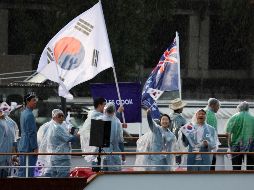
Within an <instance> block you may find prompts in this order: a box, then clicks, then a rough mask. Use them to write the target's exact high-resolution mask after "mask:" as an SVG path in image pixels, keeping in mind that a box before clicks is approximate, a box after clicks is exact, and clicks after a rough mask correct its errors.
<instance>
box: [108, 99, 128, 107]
mask: <svg viewBox="0 0 254 190" xmlns="http://www.w3.org/2000/svg"><path fill="white" fill-rule="evenodd" d="M108 102H112V103H114V104H116V105H118V106H119V105H120V100H116V101H115V100H107V103H108ZM121 102H122V104H123V105H131V104H133V102H132V99H125V100H121Z"/></svg>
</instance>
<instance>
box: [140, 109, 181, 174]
mask: <svg viewBox="0 0 254 190" xmlns="http://www.w3.org/2000/svg"><path fill="white" fill-rule="evenodd" d="M147 121H148V124H149V128H150V131H149V132H147V133H145V134H144V135H143V136H141V137H140V138H139V139H138V141H137V152H172V151H174V150H173V148H174V147H175V143H176V137H175V135H174V134H173V133H172V132H171V131H170V129H169V127H170V124H171V120H170V117H169V116H168V115H167V114H163V115H162V116H161V118H160V125H158V124H156V123H155V122H154V121H153V119H152V116H151V111H150V109H148V110H147ZM174 162H175V157H174V155H171V154H166V155H165V154H159V155H158V154H157V155H137V156H136V161H135V165H146V166H147V167H144V168H143V167H142V168H140V167H136V168H135V169H136V170H145V171H149V170H150V171H158V170H163V171H169V170H172V169H173V168H172V165H174ZM149 165H152V166H149ZM156 165H158V166H156Z"/></svg>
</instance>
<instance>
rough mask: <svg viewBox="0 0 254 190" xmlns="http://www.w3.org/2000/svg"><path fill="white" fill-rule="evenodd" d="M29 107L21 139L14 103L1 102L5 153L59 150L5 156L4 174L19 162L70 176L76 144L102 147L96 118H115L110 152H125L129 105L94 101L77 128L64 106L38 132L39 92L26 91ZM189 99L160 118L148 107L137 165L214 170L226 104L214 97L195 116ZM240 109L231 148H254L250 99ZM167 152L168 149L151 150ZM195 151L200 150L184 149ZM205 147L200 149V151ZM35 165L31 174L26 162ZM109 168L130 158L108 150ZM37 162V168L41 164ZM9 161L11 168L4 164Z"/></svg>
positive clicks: (239, 157)
mask: <svg viewBox="0 0 254 190" xmlns="http://www.w3.org/2000/svg"><path fill="white" fill-rule="evenodd" d="M24 104H25V108H24V109H23V111H22V113H21V116H20V134H21V135H20V139H19V142H18V143H17V141H18V138H19V128H18V126H17V124H16V123H15V122H14V121H13V120H12V119H11V118H10V117H9V116H8V115H9V113H10V111H11V107H10V106H9V105H8V104H6V103H5V102H3V103H1V104H0V152H1V153H13V152H14V153H15V152H20V153H53V154H52V155H39V156H38V155H29V156H28V157H26V156H25V155H20V156H19V157H17V156H10V155H1V156H0V166H1V168H0V177H1V178H3V177H7V176H8V175H10V168H9V167H8V166H11V165H15V164H16V165H17V163H18V164H19V166H20V167H19V171H18V176H20V177H25V176H27V175H28V176H29V177H33V176H45V177H68V176H69V172H70V168H71V157H70V155H60V154H57V153H68V152H70V151H71V143H73V142H77V141H80V144H81V149H82V152H98V151H99V150H98V149H99V147H96V146H91V145H90V142H91V140H90V137H91V136H90V133H91V126H92V122H91V121H92V120H103V121H110V125H111V130H110V138H109V145H108V146H107V147H104V148H103V151H104V152H108V153H111V152H124V137H123V126H124V125H125V124H121V122H120V118H121V113H122V112H123V111H124V108H123V107H122V106H120V107H119V108H118V110H116V107H115V105H114V104H113V103H111V102H110V103H106V100H105V99H104V98H102V97H101V98H97V99H95V100H94V110H92V111H90V112H89V113H88V117H87V119H86V120H85V122H84V124H83V125H82V126H81V127H80V129H79V131H78V132H77V133H76V132H74V131H73V130H71V129H72V125H71V123H70V122H69V121H67V119H66V120H65V115H64V112H63V111H62V110H60V109H54V110H52V119H51V120H50V121H48V122H46V123H45V124H43V125H42V126H40V128H39V130H38V131H37V127H36V122H35V117H34V115H33V112H32V111H33V109H35V108H36V104H37V99H36V95H35V94H33V93H29V94H27V95H26V96H24ZM185 106H186V103H185V102H184V101H182V100H181V99H179V98H177V99H175V100H173V101H172V102H171V103H170V105H169V108H170V109H172V110H173V112H172V113H171V114H170V115H167V114H162V115H161V117H160V120H159V121H156V120H154V119H153V118H152V115H151V110H150V109H149V108H147V110H146V113H147V122H148V126H149V131H148V132H147V133H145V134H144V135H142V136H141V137H140V138H139V139H138V140H137V149H136V150H137V152H147V153H148V154H144V155H142V154H140V155H136V160H135V165H136V166H137V167H134V168H135V170H139V171H140V170H142V171H170V170H174V168H175V166H181V165H182V166H187V170H188V171H209V170H214V169H215V163H216V156H215V155H213V154H205V152H216V150H217V149H218V146H219V145H220V142H219V138H218V121H217V117H216V113H217V112H218V110H219V109H220V101H219V100H217V99H215V98H210V99H209V100H208V104H207V106H206V107H205V108H203V109H198V110H197V111H196V113H195V114H194V115H193V118H192V119H191V121H188V120H187V119H186V118H184V117H183V115H182V112H183V109H184V107H185ZM237 109H238V112H237V113H236V114H234V115H233V116H232V117H230V119H229V120H228V122H227V126H226V134H227V137H228V147H229V149H230V151H231V152H253V151H254V116H252V115H251V114H250V113H249V104H248V102H241V103H240V104H239V105H238V106H237ZM149 152H155V153H156V152H161V153H162V154H149ZM163 152H176V153H177V152H179V154H163ZM180 152H192V153H194V154H180ZM199 152H200V154H199ZM27 160H28V165H29V166H31V167H29V169H28V174H26V168H25V166H26V161H27ZM85 160H86V161H87V162H89V163H91V167H93V166H95V165H97V164H98V157H97V156H95V155H87V156H85ZM243 160H244V156H243V154H233V155H232V165H233V169H234V170H241V164H242V162H243ZM102 161H103V162H102V163H103V166H104V167H103V170H104V171H120V170H121V164H122V162H123V161H125V156H124V155H110V154H108V155H106V156H103V157H102ZM247 164H248V165H249V166H247V169H249V170H253V165H254V156H253V155H247ZM36 165H37V167H35V166H36ZM3 166H7V167H3Z"/></svg>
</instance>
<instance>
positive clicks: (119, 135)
mask: <svg viewBox="0 0 254 190" xmlns="http://www.w3.org/2000/svg"><path fill="white" fill-rule="evenodd" d="M103 120H104V121H111V132H110V146H109V147H108V148H104V151H105V152H109V153H110V152H121V147H120V146H121V144H123V141H124V139H123V128H122V125H121V122H120V120H119V119H118V118H117V117H116V108H115V105H114V103H112V102H109V103H107V104H106V105H105V109H104V116H103ZM103 165H104V166H106V165H115V166H116V167H104V170H105V171H109V170H110V171H119V170H121V167H117V165H121V156H120V155H107V156H105V157H104V158H103Z"/></svg>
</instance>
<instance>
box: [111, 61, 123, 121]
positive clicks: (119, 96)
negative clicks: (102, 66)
mask: <svg viewBox="0 0 254 190" xmlns="http://www.w3.org/2000/svg"><path fill="white" fill-rule="evenodd" d="M112 68H113V73H114V78H115V83H116V91H117V95H118V99H119V102H120V106H122V107H123V104H122V99H121V95H120V90H119V86H118V82H117V77H116V70H115V66H113V67H112ZM122 117H123V123H125V117H124V112H122Z"/></svg>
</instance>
